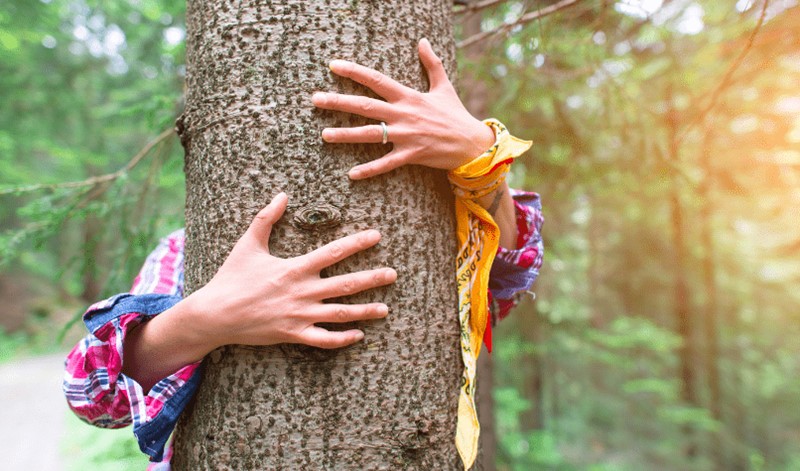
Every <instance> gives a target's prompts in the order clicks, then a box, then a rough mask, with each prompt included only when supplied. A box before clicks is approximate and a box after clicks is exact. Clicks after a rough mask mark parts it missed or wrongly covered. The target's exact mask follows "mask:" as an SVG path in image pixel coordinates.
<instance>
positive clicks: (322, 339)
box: [296, 325, 364, 349]
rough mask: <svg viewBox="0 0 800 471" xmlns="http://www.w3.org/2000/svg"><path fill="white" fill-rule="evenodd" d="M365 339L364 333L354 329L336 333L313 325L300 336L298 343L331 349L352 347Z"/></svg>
mask: <svg viewBox="0 0 800 471" xmlns="http://www.w3.org/2000/svg"><path fill="white" fill-rule="evenodd" d="M363 338H364V332H361V331H360V330H356V329H352V330H345V331H344V332H336V331H331V330H326V329H323V328H322V327H317V326H315V325H312V326H309V327H308V328H306V329H305V330H304V331H303V332H302V333H301V334H300V335H299V336H298V338H297V341H296V343H302V344H305V345H310V346H312V347H318V348H327V349H331V348H341V347H346V346H348V345H352V344H354V343H356V342H358V341H360V340H361V339H363Z"/></svg>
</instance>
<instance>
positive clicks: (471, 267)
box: [448, 119, 532, 470]
mask: <svg viewBox="0 0 800 471" xmlns="http://www.w3.org/2000/svg"><path fill="white" fill-rule="evenodd" d="M484 123H485V124H486V125H487V126H490V127H491V128H492V129H493V130H494V132H495V136H496V137H497V140H496V142H495V144H494V145H493V146H492V147H491V148H490V149H489V150H487V151H486V152H484V153H483V154H482V155H481V156H479V157H478V158H476V159H474V160H473V161H471V162H469V163H467V164H465V165H462V166H461V167H459V168H457V169H455V170H452V171H450V172H449V173H448V178H449V180H450V184H451V185H452V187H453V192H454V193H455V196H456V221H457V226H456V232H457V235H458V244H459V251H458V257H457V258H456V281H457V286H458V320H459V324H460V326H461V357H462V359H463V361H464V371H463V375H462V380H461V381H462V384H461V392H460V394H459V398H458V423H457V425H456V448H457V449H458V453H459V455H460V456H461V461H462V462H463V463H464V469H465V470H468V469H470V467H471V466H472V465H473V463H474V462H475V458H476V457H477V454H478V437H479V436H480V424H479V423H478V412H477V409H476V407H475V373H476V369H477V362H478V355H479V354H480V351H481V340H482V339H483V335H484V332H485V330H486V325H487V322H488V321H489V306H488V293H489V272H490V271H491V269H492V262H493V261H494V257H495V254H496V253H497V249H498V246H499V241H500V230H499V228H498V227H497V224H496V223H495V222H494V219H493V218H492V215H491V214H489V212H488V211H486V210H485V209H484V208H483V207H482V206H481V205H479V204H478V202H477V199H478V198H480V197H482V196H485V195H488V194H490V193H492V192H493V191H495V190H497V188H498V187H499V186H500V185H501V184H502V183H503V182H504V181H505V178H506V175H507V174H508V170H509V168H511V162H512V161H513V160H514V159H515V158H516V157H518V156H519V155H521V154H522V153H524V152H525V151H527V150H528V149H529V148H530V147H531V144H532V142H530V141H523V140H521V139H518V138H516V137H514V136H512V135H511V134H509V132H508V130H507V129H506V127H505V126H503V125H502V124H501V123H500V122H499V121H497V120H494V119H487V120H485V121H484Z"/></svg>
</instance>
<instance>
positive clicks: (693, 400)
mask: <svg viewBox="0 0 800 471" xmlns="http://www.w3.org/2000/svg"><path fill="white" fill-rule="evenodd" d="M667 100H668V103H670V109H669V111H668V112H667V129H668V132H669V156H668V158H669V161H670V162H671V163H672V164H673V165H680V148H679V143H678V138H677V136H678V132H677V129H678V118H677V112H676V111H675V110H674V109H673V108H671V104H672V103H673V102H674V96H673V93H672V90H671V89H670V91H669V93H668V95H667ZM670 171H671V172H672V173H671V175H670V180H671V182H670V190H669V209H670V222H671V226H672V247H673V250H674V255H673V257H674V266H673V280H674V281H673V283H674V288H673V289H674V298H673V299H674V305H673V309H674V317H675V326H676V330H677V332H678V335H679V336H680V338H681V340H682V341H683V344H682V345H681V348H680V351H679V361H680V367H679V368H680V371H679V376H680V379H681V399H683V401H684V403H685V404H686V405H688V406H691V407H700V405H701V404H700V401H699V399H698V397H697V381H696V378H695V370H694V366H693V365H694V361H695V358H696V352H697V347H696V345H695V340H694V332H693V327H694V325H693V322H692V319H691V307H690V304H689V302H690V300H689V285H688V281H687V279H686V273H687V269H688V259H689V249H688V247H687V244H686V234H685V232H684V231H685V223H684V219H685V217H684V208H683V201H682V198H681V194H682V188H681V186H680V182H679V180H678V178H679V177H678V175H675V170H670ZM683 432H684V434H685V438H686V448H685V450H684V454H685V456H686V458H688V460H689V461H694V459H695V458H697V455H698V444H697V436H696V431H695V427H693V426H692V425H691V424H686V425H684V427H683Z"/></svg>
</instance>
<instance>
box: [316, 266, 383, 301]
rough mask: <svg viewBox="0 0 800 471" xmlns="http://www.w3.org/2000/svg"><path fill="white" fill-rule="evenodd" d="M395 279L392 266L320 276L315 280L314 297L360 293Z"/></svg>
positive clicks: (336, 296)
mask: <svg viewBox="0 0 800 471" xmlns="http://www.w3.org/2000/svg"><path fill="white" fill-rule="evenodd" d="M396 280H397V272H396V271H394V270H393V269H392V268H378V269H376V270H365V271H360V272H356V273H348V274H346V275H339V276H332V277H330V278H322V279H321V280H319V282H317V284H316V286H315V289H314V292H313V293H311V294H312V295H314V296H315V297H319V298H321V299H330V298H338V297H341V296H349V295H351V294H355V293H360V292H362V291H366V290H368V289H372V288H377V287H379V286H386V285H390V284H392V283H394V282H395V281H396Z"/></svg>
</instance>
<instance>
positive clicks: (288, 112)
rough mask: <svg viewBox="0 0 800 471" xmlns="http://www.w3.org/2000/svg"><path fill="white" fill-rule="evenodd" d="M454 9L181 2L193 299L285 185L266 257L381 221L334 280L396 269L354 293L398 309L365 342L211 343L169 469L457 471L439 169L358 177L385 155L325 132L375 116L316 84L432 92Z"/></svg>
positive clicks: (438, 5) (291, 0) (436, 0)
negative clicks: (390, 80) (360, 75)
mask: <svg viewBox="0 0 800 471" xmlns="http://www.w3.org/2000/svg"><path fill="white" fill-rule="evenodd" d="M450 12H451V2H449V1H445V0H415V1H410V2H387V1H377V0H372V1H365V0H324V1H323V0H320V1H298V0H280V1H278V0H272V1H270V0H258V1H257V0H238V1H236V2H231V1H223V0H189V1H188V10H187V33H188V36H187V63H188V65H187V87H188V89H187V101H186V111H185V113H184V116H183V117H182V118H181V120H179V122H178V128H179V132H180V134H181V137H182V142H183V143H184V147H185V150H186V185H187V201H186V222H187V244H186V286H187V289H188V291H189V292H191V291H193V290H195V289H197V288H198V287H200V286H202V285H203V284H205V283H207V282H208V281H209V280H210V279H211V277H212V276H213V275H214V273H215V272H216V270H217V268H218V267H219V266H220V265H221V264H222V262H223V260H224V259H225V257H226V256H227V254H228V253H229V251H230V249H231V248H232V247H233V244H234V242H235V241H236V240H237V239H238V238H239V236H240V235H241V234H242V233H243V232H244V230H245V229H246V227H247V225H248V223H249V222H250V220H251V219H252V217H253V216H254V215H255V214H256V212H258V210H259V209H260V208H262V207H263V206H264V205H266V204H267V203H268V202H269V200H270V199H271V198H272V197H273V196H274V195H275V194H277V193H278V192H280V191H286V192H287V194H288V195H289V198H290V200H289V208H288V210H287V213H286V215H285V216H284V218H283V219H282V220H281V222H280V223H279V224H278V226H277V227H276V228H275V229H274V230H273V232H272V243H271V245H270V248H271V250H272V253H273V254H276V255H278V256H286V257H288V256H295V255H299V254H302V253H306V252H308V251H309V250H311V249H313V248H316V247H319V246H321V245H323V244H324V243H327V242H329V241H331V240H333V239H335V238H338V237H341V236H344V235H346V234H350V233H353V232H355V231H357V230H360V229H366V228H375V229H378V230H380V231H381V233H382V234H383V240H382V241H381V243H380V244H379V246H378V247H376V248H373V249H371V250H370V251H368V252H366V253H365V255H364V256H360V257H356V258H355V259H352V260H350V259H348V260H346V261H345V262H343V263H341V264H339V265H337V266H335V267H332V268H331V269H330V270H328V272H327V273H326V275H334V274H340V273H345V272H349V271H354V270H360V269H367V268H372V267H377V266H382V265H387V266H392V267H394V268H395V269H396V270H397V272H398V275H399V277H398V281H397V283H396V284H395V285H394V286H392V287H389V288H385V289H378V290H373V291H371V292H368V293H366V294H361V295H357V296H353V297H351V298H349V299H348V301H349V302H366V301H377V300H382V301H384V302H386V303H387V304H388V305H389V307H390V315H389V317H388V318H387V319H386V320H380V321H373V322H367V323H363V324H361V325H360V327H361V328H362V329H364V331H365V333H366V338H365V340H364V341H363V342H360V343H358V344H357V345H355V346H352V347H350V348H346V349H342V350H334V351H326V350H320V349H315V348H310V347H302V346H297V345H283V346H277V347H269V348H254V347H240V346H228V347H225V348H222V349H220V350H218V351H216V352H213V353H212V354H211V355H210V356H209V358H207V359H206V362H205V372H204V379H203V384H202V386H201V389H200V391H199V393H198V395H197V397H196V399H195V401H194V403H193V404H192V405H191V406H190V409H189V410H188V413H185V414H184V415H183V417H182V419H181V422H180V423H179V426H178V429H177V432H176V447H175V457H174V458H173V467H174V469H176V470H204V469H214V470H218V469H259V470H261V469H270V470H271V469H286V470H306V469H308V470H311V469H331V470H333V469H336V470H340V469H344V470H346V469H364V470H383V469H386V470H390V469H391V470H397V469H420V470H447V469H460V468H461V465H460V461H459V459H458V453H457V452H456V449H455V444H454V436H455V425H456V409H457V400H458V391H459V390H458V387H459V385H460V379H461V367H462V364H461V360H460V353H459V348H458V342H459V330H458V322H457V310H456V290H455V284H454V260H453V255H454V253H455V249H456V247H455V244H456V242H455V241H456V237H455V232H454V220H453V209H452V196H451V192H450V189H449V186H448V185H447V182H446V179H445V175H444V174H443V173H442V172H439V171H431V170H427V169H423V168H419V167H414V168H404V169H400V170H397V171H394V172H392V173H391V174H390V175H389V176H382V177H377V178H373V179H370V180H367V181H360V182H351V181H350V180H349V179H348V178H347V175H346V172H347V170H348V169H349V168H350V167H352V166H353V165H355V164H356V163H359V162H365V161H368V160H371V159H374V158H377V157H379V156H381V155H383V154H384V153H385V152H387V151H388V150H389V148H390V147H389V146H381V145H370V146H364V145H358V146H355V145H328V144H324V143H323V142H322V140H321V139H320V133H321V131H322V129H323V128H324V127H326V126H341V125H360V124H365V120H362V119H360V118H355V117H350V116H346V115H343V114H339V113H332V112H327V111H318V110H315V109H314V107H313V105H312V104H311V100H310V97H311V94H312V93H313V92H314V91H316V90H338V91H340V92H345V93H353V92H357V93H365V90H364V89H363V88H361V87H360V86H356V85H355V84H353V83H352V82H349V81H348V80H346V79H341V78H337V77H335V76H334V75H333V74H331V73H330V72H329V70H328V68H327V63H328V62H329V61H330V60H331V59H335V58H340V59H350V60H354V61H357V62H359V63H361V64H364V65H367V66H370V67H374V68H376V69H378V70H381V71H383V72H384V73H386V74H388V75H389V76H391V77H394V78H396V79H398V80H399V81H401V82H402V83H404V84H406V85H409V86H413V87H415V88H417V89H420V90H422V89H427V81H426V79H425V74H424V71H423V69H422V67H421V65H420V63H419V61H418V57H417V52H416V44H417V41H418V40H419V38H421V37H427V38H429V39H430V40H431V42H432V43H433V45H434V48H435V49H436V51H437V53H439V54H440V56H441V57H442V58H443V60H444V62H445V64H446V65H447V67H448V69H449V70H450V71H451V72H452V71H453V65H454V52H455V51H454V45H453V40H452V30H451V19H450ZM390 132H391V128H390ZM242 289H247V286H243V287H242ZM287 289H291V287H287Z"/></svg>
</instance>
